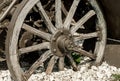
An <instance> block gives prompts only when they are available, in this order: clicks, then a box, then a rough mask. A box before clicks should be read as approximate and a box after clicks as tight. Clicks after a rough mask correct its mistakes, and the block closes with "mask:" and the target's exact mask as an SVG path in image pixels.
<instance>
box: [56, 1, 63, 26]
mask: <svg viewBox="0 0 120 81" xmlns="http://www.w3.org/2000/svg"><path fill="white" fill-rule="evenodd" d="M55 12H56V13H55V18H56V19H55V21H56V27H57V28H62V13H61V0H55Z"/></svg>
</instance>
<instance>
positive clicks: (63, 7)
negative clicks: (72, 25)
mask: <svg viewBox="0 0 120 81" xmlns="http://www.w3.org/2000/svg"><path fill="white" fill-rule="evenodd" d="M61 5H62V7H61V9H62V12H63V13H64V15H65V16H67V14H68V11H67V10H66V8H65V6H64V4H63V3H61Z"/></svg>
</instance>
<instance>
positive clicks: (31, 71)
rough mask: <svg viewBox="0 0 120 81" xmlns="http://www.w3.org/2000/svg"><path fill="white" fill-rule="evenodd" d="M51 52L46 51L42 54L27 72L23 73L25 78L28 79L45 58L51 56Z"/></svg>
mask: <svg viewBox="0 0 120 81" xmlns="http://www.w3.org/2000/svg"><path fill="white" fill-rule="evenodd" d="M51 55H52V54H51V51H50V50H48V51H46V52H45V53H44V54H42V55H41V57H40V58H39V59H38V60H37V61H36V62H35V63H34V64H33V65H32V66H31V67H30V69H29V70H28V71H26V72H25V76H26V78H29V77H30V76H31V75H32V74H33V72H34V71H35V70H36V69H37V68H38V67H39V66H40V65H41V64H42V63H43V62H44V61H45V60H47V58H49V57H50V56H51Z"/></svg>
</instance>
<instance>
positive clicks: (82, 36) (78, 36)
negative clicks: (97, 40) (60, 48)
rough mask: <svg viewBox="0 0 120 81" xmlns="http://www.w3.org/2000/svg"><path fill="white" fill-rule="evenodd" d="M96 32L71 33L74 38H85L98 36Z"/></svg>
mask: <svg viewBox="0 0 120 81" xmlns="http://www.w3.org/2000/svg"><path fill="white" fill-rule="evenodd" d="M98 34H99V33H98V32H93V33H87V34H78V35H73V37H75V39H76V40H85V39H90V38H94V37H98Z"/></svg>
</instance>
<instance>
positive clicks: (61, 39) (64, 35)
mask: <svg viewBox="0 0 120 81" xmlns="http://www.w3.org/2000/svg"><path fill="white" fill-rule="evenodd" d="M73 44H74V43H73V37H72V35H71V33H70V32H69V31H68V30H63V29H60V30H59V31H58V32H57V33H56V34H54V35H53V37H52V39H51V50H52V53H53V54H54V55H57V56H60V57H61V56H64V55H65V54H66V53H67V52H68V48H70V47H71V46H73Z"/></svg>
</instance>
